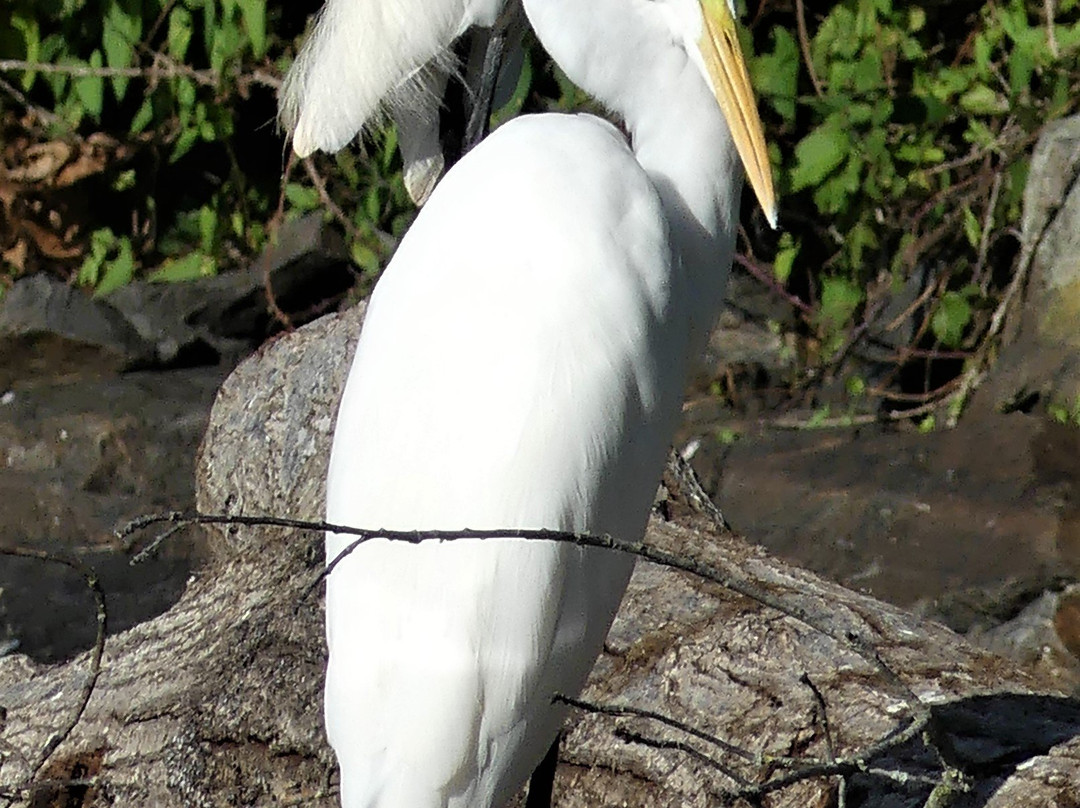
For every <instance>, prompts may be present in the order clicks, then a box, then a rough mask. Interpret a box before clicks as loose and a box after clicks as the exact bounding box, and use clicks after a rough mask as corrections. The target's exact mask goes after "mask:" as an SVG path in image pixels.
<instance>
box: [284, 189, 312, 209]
mask: <svg viewBox="0 0 1080 808" xmlns="http://www.w3.org/2000/svg"><path fill="white" fill-rule="evenodd" d="M285 199H286V200H287V201H288V203H289V204H290V205H291V206H292V207H293V208H295V209H297V210H299V211H301V212H303V213H307V212H308V211H309V210H315V209H316V208H318V207H319V192H318V191H317V190H315V189H314V188H312V187H310V186H308V185H301V184H300V183H298V182H290V183H287V184H286V185H285Z"/></svg>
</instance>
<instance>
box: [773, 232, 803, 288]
mask: <svg viewBox="0 0 1080 808" xmlns="http://www.w3.org/2000/svg"><path fill="white" fill-rule="evenodd" d="M801 246H802V244H801V242H798V241H796V240H795V239H794V237H793V236H792V235H791V233H790V232H788V231H785V232H784V233H783V234H781V236H780V244H779V248H778V249H777V251H776V258H775V259H774V260H773V274H774V275H775V276H776V279H777V280H778V281H780V283H781V284H786V283H787V282H788V278H790V277H791V269H792V267H794V266H795V259H796V258H797V257H798V255H799V248H800V247H801Z"/></svg>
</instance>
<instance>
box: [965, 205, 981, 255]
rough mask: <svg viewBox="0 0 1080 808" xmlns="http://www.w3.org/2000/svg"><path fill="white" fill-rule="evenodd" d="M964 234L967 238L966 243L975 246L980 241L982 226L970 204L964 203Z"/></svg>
mask: <svg viewBox="0 0 1080 808" xmlns="http://www.w3.org/2000/svg"><path fill="white" fill-rule="evenodd" d="M964 236H965V237H966V238H967V241H968V244H970V245H971V246H972V247H974V248H977V247H978V246H979V242H980V241H982V227H981V226H980V225H979V220H978V219H977V218H975V214H974V213H973V212H972V211H971V206H970V205H964Z"/></svg>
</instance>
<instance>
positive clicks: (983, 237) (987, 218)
mask: <svg viewBox="0 0 1080 808" xmlns="http://www.w3.org/2000/svg"><path fill="white" fill-rule="evenodd" d="M1001 177H1002V172H1000V171H996V172H994V182H993V185H991V186H990V199H989V200H988V201H987V203H986V210H985V211H984V212H983V220H982V233H980V234H979V254H978V258H977V259H976V261H975V270H974V272H972V273H971V275H972V281H973V282H974V283H979V279H980V278H982V274H983V270H985V268H986V254H987V253H988V252H989V250H990V231H991V228H993V226H994V211H995V210H996V209H997V203H998V195H999V194H1000V193H1001ZM991 274H992V273H987V274H986V278H984V279H983V280H982V282H981V283H979V287H980V288H981V290H982V293H983V296H984V297H985V296H986V293H987V289H988V287H989V286H990V276H991Z"/></svg>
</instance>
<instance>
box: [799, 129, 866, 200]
mask: <svg viewBox="0 0 1080 808" xmlns="http://www.w3.org/2000/svg"><path fill="white" fill-rule="evenodd" d="M850 151H851V138H850V137H849V135H848V133H847V131H846V130H844V129H843V128H841V126H840V125H839V124H838V123H837V122H836V121H835V120H834V119H829V120H826V121H825V123H823V124H822V125H821V126H819V127H818V128H817V129H815V130H814V131H813V132H811V133H810V134H809V135H807V136H806V137H804V138H803V139H802V140H800V141H799V143H798V145H796V146H795V167H794V168H793V169H792V171H791V178H790V179H791V190H792V191H793V192H794V191H801V190H802V189H803V188H809V187H811V186H815V185H820V184H821V183H822V181H824V179H825V178H826V177H827V176H829V174H831V173H832V172H833V171H835V170H836V168H837V167H839V166H840V164H841V163H842V162H844V159H845V158H846V157H847V156H848V154H849V153H850Z"/></svg>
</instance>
